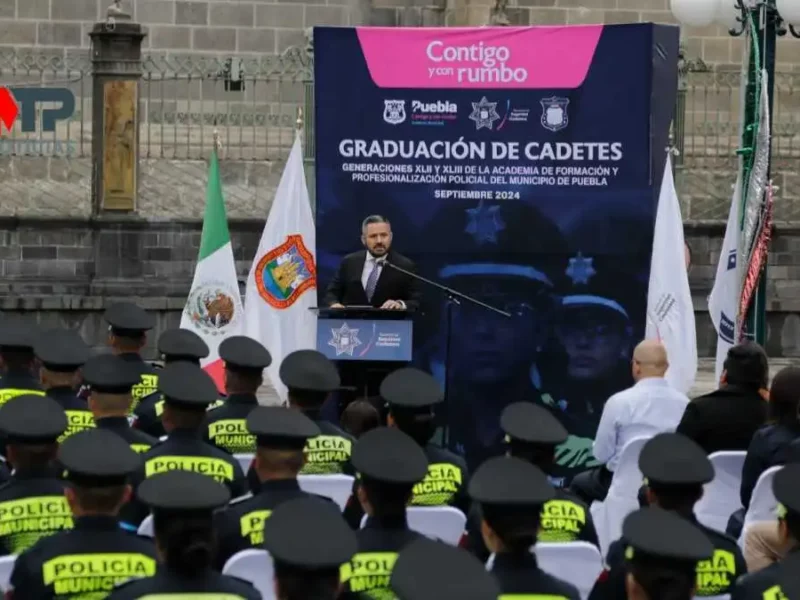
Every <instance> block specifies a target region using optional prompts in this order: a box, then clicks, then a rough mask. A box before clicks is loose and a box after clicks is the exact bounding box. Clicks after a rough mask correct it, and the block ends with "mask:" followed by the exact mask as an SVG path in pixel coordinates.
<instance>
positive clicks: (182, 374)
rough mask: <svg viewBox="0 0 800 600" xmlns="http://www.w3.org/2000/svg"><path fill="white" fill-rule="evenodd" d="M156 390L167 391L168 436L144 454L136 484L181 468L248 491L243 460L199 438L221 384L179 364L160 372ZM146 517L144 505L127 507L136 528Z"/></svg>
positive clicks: (235, 493) (128, 518)
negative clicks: (207, 413) (209, 407)
mask: <svg viewBox="0 0 800 600" xmlns="http://www.w3.org/2000/svg"><path fill="white" fill-rule="evenodd" d="M158 389H159V391H160V392H161V393H162V394H163V395H164V412H163V413H162V414H161V420H162V421H163V422H164V429H165V430H166V431H167V439H166V440H164V441H162V442H161V443H160V444H158V445H156V446H153V447H152V448H151V449H150V450H148V451H147V452H146V453H145V454H143V455H142V462H143V465H142V468H141V469H140V470H139V471H138V472H137V473H136V474H135V475H134V478H133V481H134V484H138V483H139V482H141V481H143V480H144V479H147V478H149V477H151V476H152V475H155V474H156V473H163V472H164V471H171V470H175V469H183V470H184V471H195V472H198V473H202V474H204V475H208V476H209V477H213V478H214V479H216V480H217V481H219V482H220V483H224V484H225V485H227V486H228V489H229V490H230V492H231V497H238V496H242V495H243V494H245V493H246V492H247V481H246V480H245V478H244V473H242V468H241V467H240V466H239V462H238V461H237V460H236V459H235V458H233V457H232V456H231V455H230V454H228V453H227V452H225V451H224V450H220V449H219V448H217V447H216V446H212V445H211V444H208V443H206V442H204V441H203V440H202V439H201V431H202V430H201V427H202V425H203V421H204V419H205V416H206V409H207V408H208V405H209V404H211V403H212V402H214V401H215V400H216V399H217V386H216V385H214V381H213V380H212V379H211V377H210V376H209V375H208V374H207V373H206V372H205V371H203V369H201V368H200V367H198V366H197V365H193V364H191V363H187V362H175V363H172V364H169V365H167V366H166V367H164V368H163V369H162V370H161V373H160V376H159V379H158ZM146 515H147V511H146V510H144V508H143V507H142V505H141V503H140V502H138V501H136V502H132V503H131V504H130V505H129V508H128V509H127V510H126V511H125V518H124V519H123V520H124V521H125V522H126V523H127V524H129V525H133V526H138V525H139V524H140V523H141V522H142V520H143V519H144V518H145V516H146Z"/></svg>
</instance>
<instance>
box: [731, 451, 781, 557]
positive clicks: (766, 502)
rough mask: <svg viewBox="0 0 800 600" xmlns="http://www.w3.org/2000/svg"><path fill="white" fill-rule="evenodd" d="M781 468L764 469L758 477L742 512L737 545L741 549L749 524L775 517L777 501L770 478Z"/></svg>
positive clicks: (779, 466)
mask: <svg viewBox="0 0 800 600" xmlns="http://www.w3.org/2000/svg"><path fill="white" fill-rule="evenodd" d="M782 468H783V465H778V466H776V467H770V468H769V469H767V470H766V471H764V472H763V473H762V474H761V476H760V477H759V478H758V481H757V482H756V487H755V488H753V495H752V496H751V497H750V506H749V507H748V508H747V512H746V513H745V514H744V525H743V526H742V534H741V535H740V536H739V546H740V547H741V548H742V551H744V550H745V547H744V542H745V533H746V532H747V528H748V527H749V526H750V525H752V524H753V523H756V522H759V521H775V519H776V513H777V510H778V501H777V500H776V499H775V494H774V493H773V491H772V480H773V479H774V478H775V473H777V472H778V471H780V470H781V469H782Z"/></svg>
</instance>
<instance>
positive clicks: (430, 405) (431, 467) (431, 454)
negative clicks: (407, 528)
mask: <svg viewBox="0 0 800 600" xmlns="http://www.w3.org/2000/svg"><path fill="white" fill-rule="evenodd" d="M380 392H381V397H382V398H383V399H384V400H385V401H386V402H387V404H388V405H389V414H388V416H387V423H388V425H389V427H396V428H398V429H399V430H400V431H402V432H403V433H405V434H407V435H408V436H410V437H411V438H412V439H413V440H414V441H415V442H417V444H419V445H420V447H421V448H422V449H423V451H424V452H425V455H426V456H427V457H428V474H427V475H426V476H425V479H424V480H423V481H421V482H420V483H418V484H417V485H415V486H414V493H413V495H412V497H411V505H412V506H454V507H456V508H458V509H459V510H460V511H461V512H463V513H464V514H465V515H468V514H469V510H470V500H469V495H468V494H467V484H468V483H469V474H468V472H467V464H466V462H464V459H462V458H461V457H460V456H457V455H456V454H453V453H452V452H450V451H448V450H445V449H443V448H440V447H438V446H435V445H434V444H432V443H431V441H430V440H431V438H432V437H433V434H434V432H435V431H436V415H435V414H434V407H435V406H437V405H438V404H440V403H441V402H442V401H444V394H443V393H442V387H441V385H439V382H438V381H436V379H435V378H434V377H433V376H431V375H429V374H428V373H425V372H424V371H420V370H419V369H413V368H406V369H398V370H397V371H394V372H393V373H391V374H390V375H388V376H387V377H386V378H385V379H384V380H383V382H382V383H381V388H380ZM359 509H360V505H359V504H358V503H357V502H353V501H351V502H350V503H349V504H348V506H347V513H346V515H347V520H348V522H349V523H350V524H351V526H354V527H357V524H358V523H360V522H361V516H362V513H361V511H360V510H359Z"/></svg>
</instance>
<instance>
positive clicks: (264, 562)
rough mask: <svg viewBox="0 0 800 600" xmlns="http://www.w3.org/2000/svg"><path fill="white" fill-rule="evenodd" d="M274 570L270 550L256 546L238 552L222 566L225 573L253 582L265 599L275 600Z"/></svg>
mask: <svg viewBox="0 0 800 600" xmlns="http://www.w3.org/2000/svg"><path fill="white" fill-rule="evenodd" d="M274 572H275V571H274V567H273V564H272V557H271V556H270V555H269V552H267V551H266V550H257V549H254V548H251V549H249V550H242V551H241V552H237V553H236V554H234V555H233V556H231V557H230V558H229V559H228V562H226V563H225V566H224V567H223V568H222V574H223V575H232V576H233V577H238V578H239V579H244V580H245V581H249V582H250V583H252V584H253V587H255V588H256V589H257V590H258V592H259V593H260V594H261V597H262V598H263V599H264V600H275V587H274V584H273V575H274Z"/></svg>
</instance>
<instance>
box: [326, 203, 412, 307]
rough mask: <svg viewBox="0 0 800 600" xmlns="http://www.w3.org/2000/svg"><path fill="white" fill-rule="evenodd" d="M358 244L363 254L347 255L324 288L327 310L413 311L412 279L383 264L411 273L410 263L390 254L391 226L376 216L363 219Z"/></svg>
mask: <svg viewBox="0 0 800 600" xmlns="http://www.w3.org/2000/svg"><path fill="white" fill-rule="evenodd" d="M361 243H362V244H364V248H365V250H359V251H358V252H353V253H352V254H348V255H347V256H345V257H344V259H342V262H341V264H340V265H339V270H338V271H337V272H336V275H335V276H334V278H333V280H332V281H331V282H330V284H329V285H328V289H327V292H326V293H325V303H326V304H327V305H328V306H330V307H331V308H343V307H344V306H348V305H350V306H354V305H355V306H373V307H375V308H384V309H389V310H398V309H399V310H416V309H417V307H418V306H419V287H418V285H417V282H416V280H415V279H413V278H412V277H409V276H408V275H406V274H405V273H402V272H401V271H398V270H396V269H393V268H392V267H391V266H390V265H387V264H386V263H387V262H389V263H391V264H394V265H397V266H398V267H400V268H401V269H404V270H406V271H415V266H414V263H413V262H412V261H411V260H409V259H408V258H406V257H405V256H403V255H401V254H398V253H397V252H394V251H393V250H392V249H391V247H392V226H391V225H390V223H389V221H388V220H387V219H386V218H385V217H382V216H380V215H372V216H369V217H367V218H366V219H364V222H363V223H362V225H361Z"/></svg>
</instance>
